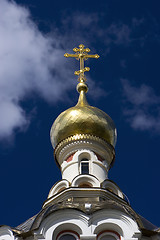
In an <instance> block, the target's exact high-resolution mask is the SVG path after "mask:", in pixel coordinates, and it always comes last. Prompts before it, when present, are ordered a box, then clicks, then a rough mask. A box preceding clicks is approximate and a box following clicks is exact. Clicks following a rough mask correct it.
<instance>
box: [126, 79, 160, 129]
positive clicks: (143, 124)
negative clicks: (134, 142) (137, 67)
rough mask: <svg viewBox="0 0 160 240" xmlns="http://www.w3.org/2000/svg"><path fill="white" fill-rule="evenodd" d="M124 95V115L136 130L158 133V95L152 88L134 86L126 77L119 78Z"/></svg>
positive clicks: (159, 105) (159, 121)
mask: <svg viewBox="0 0 160 240" xmlns="http://www.w3.org/2000/svg"><path fill="white" fill-rule="evenodd" d="M121 82H122V86H123V94H124V97H125V108H124V112H123V113H124V115H125V117H126V119H127V121H128V122H129V123H130V125H131V127H132V128H133V129H136V130H142V131H146V130H149V131H153V132H156V133H158V134H159V133H160V97H159V96H156V94H155V93H154V90H153V89H152V88H151V87H149V86H147V85H144V84H143V85H141V86H140V87H135V86H132V85H131V84H130V82H129V81H128V80H126V79H121Z"/></svg>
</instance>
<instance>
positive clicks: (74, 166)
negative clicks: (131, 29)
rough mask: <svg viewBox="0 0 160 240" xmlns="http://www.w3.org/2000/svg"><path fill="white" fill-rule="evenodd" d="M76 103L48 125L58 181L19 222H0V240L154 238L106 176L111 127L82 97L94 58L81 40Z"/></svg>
mask: <svg viewBox="0 0 160 240" xmlns="http://www.w3.org/2000/svg"><path fill="white" fill-rule="evenodd" d="M73 50H74V52H75V53H74V54H68V53H67V54H65V55H64V56H65V57H75V58H76V59H77V60H79V61H80V70H79V71H76V72H75V74H76V75H78V76H79V83H78V85H77V91H78V92H79V99H78V103H77V105H76V106H74V107H71V108H69V109H67V110H66V111H64V112H62V113H61V114H60V115H59V116H58V117H57V119H56V120H55V122H54V123H53V125H52V128H51V142H52V145H53V148H54V156H55V160H56V161H57V164H58V165H59V167H60V169H61V173H62V180H60V181H58V182H57V183H55V185H54V186H53V187H52V188H51V190H50V192H49V194H48V198H47V200H46V201H45V202H44V204H43V206H42V209H41V211H40V212H39V213H38V214H37V215H35V216H33V217H31V218H30V219H28V220H27V221H26V222H24V223H22V224H21V225H19V226H17V227H15V228H11V227H9V226H5V225H3V226H1V227H0V240H23V239H26V240H33V239H35V240H40V239H46V240H80V239H81V240H82V239H83V240H140V239H142V240H150V239H152V240H158V239H160V229H159V228H157V227H156V226H154V225H153V224H151V223H150V222H149V221H147V220H146V219H144V218H143V217H142V216H140V215H138V214H137V213H136V212H135V211H134V210H133V209H132V207H131V206H130V204H129V202H128V200H127V199H126V197H125V195H124V194H123V192H122V191H121V189H120V188H119V187H118V185H117V184H116V183H114V182H113V181H112V180H110V179H108V171H109V169H110V167H111V166H112V165H113V163H114V159H115V149H114V147H115V143H116V128H115V125H114V122H113V121H112V119H111V118H110V117H109V116H108V115H107V114H106V113H105V112H103V111H102V110H100V109H98V108H96V107H93V106H90V105H89V104H88V102H87V100H86V93H87V91H88V87H87V84H86V78H85V75H84V73H85V71H89V68H88V67H84V60H87V59H88V58H98V57H99V56H98V55H97V54H95V55H89V54H88V53H89V52H90V50H89V49H88V48H86V49H85V48H84V46H83V45H82V44H81V45H80V46H79V48H74V49H73Z"/></svg>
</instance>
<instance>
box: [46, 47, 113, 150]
mask: <svg viewBox="0 0 160 240" xmlns="http://www.w3.org/2000/svg"><path fill="white" fill-rule="evenodd" d="M73 51H74V52H75V54H68V53H66V54H64V56H65V57H74V58H76V59H77V60H80V70H79V71H75V74H76V75H79V84H78V85H77V91H78V92H79V93H80V95H79V100H78V103H77V105H76V106H74V107H71V108H69V109H67V110H66V111H64V112H62V113H61V114H60V115H59V116H58V117H57V119H56V120H55V122H54V123H53V125H52V128H51V142H52V145H53V148H57V146H58V145H59V146H60V145H61V144H62V145H63V142H64V141H67V142H71V141H72V140H79V139H93V138H94V137H97V138H99V139H101V140H104V141H105V142H107V143H108V144H110V145H112V146H113V147H114V146H115V143H116V137H117V135H116V128H115V125H114V122H113V120H112V119H111V118H110V117H109V116H108V115H107V114H106V113H105V112H103V111H102V110H100V109H98V108H96V107H93V106H90V105H89V104H88V102H87V100H86V96H85V93H86V92H87V91H88V87H87V85H86V83H85V81H86V78H85V76H84V72H85V71H89V68H88V67H85V68H84V61H85V60H87V59H88V58H99V55H98V54H95V55H89V54H88V52H90V49H89V48H86V49H85V48H84V45H83V44H80V45H79V49H78V48H74V49H73ZM60 143H61V144H60Z"/></svg>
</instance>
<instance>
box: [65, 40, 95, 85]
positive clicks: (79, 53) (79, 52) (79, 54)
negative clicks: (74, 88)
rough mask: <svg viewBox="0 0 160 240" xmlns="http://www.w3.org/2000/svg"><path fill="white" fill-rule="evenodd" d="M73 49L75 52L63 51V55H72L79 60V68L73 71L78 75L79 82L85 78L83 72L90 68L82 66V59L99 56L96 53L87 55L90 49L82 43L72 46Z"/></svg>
mask: <svg viewBox="0 0 160 240" xmlns="http://www.w3.org/2000/svg"><path fill="white" fill-rule="evenodd" d="M73 51H74V52H75V54H69V53H65V54H64V57H73V58H76V59H77V60H80V70H79V71H75V72H74V74H75V75H79V81H80V82H85V81H86V79H85V76H84V72H86V71H87V72H88V71H89V70H90V68H89V67H84V61H85V60H87V59H88V58H99V55H98V54H94V55H89V54H88V53H89V52H90V49H89V48H84V45H83V44H80V45H79V48H73Z"/></svg>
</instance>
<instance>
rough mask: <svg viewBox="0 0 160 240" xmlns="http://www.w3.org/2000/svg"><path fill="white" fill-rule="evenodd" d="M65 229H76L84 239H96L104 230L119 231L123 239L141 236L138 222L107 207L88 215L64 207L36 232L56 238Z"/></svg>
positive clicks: (133, 239)
mask: <svg viewBox="0 0 160 240" xmlns="http://www.w3.org/2000/svg"><path fill="white" fill-rule="evenodd" d="M64 230H72V231H75V232H77V233H78V234H79V235H80V239H84V240H89V239H92V240H96V236H97V234H99V233H100V232H102V231H104V230H112V231H115V232H117V233H118V234H120V236H121V239H122V240H138V239H140V238H141V232H140V231H139V228H138V225H137V223H136V222H135V221H134V220H133V219H132V218H130V217H129V216H127V215H126V214H124V213H122V212H120V211H116V210H106V209H105V210H100V211H97V212H95V213H94V214H92V215H86V214H84V213H82V212H81V211H78V210H73V209H64V210H59V211H57V212H54V213H53V214H52V215H50V216H48V217H47V218H46V219H45V220H44V221H43V223H42V224H41V227H40V229H39V230H38V231H37V232H36V234H37V239H38V240H40V239H46V240H56V236H57V234H58V233H59V232H61V231H64ZM38 236H39V237H38Z"/></svg>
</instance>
